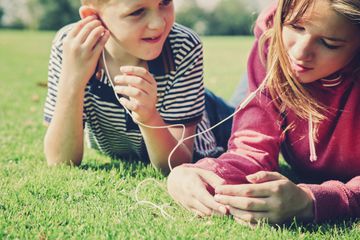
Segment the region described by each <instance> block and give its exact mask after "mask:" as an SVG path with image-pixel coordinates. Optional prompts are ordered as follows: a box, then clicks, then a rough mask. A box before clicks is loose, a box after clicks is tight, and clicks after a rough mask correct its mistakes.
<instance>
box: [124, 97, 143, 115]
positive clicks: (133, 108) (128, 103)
mask: <svg viewBox="0 0 360 240" xmlns="http://www.w3.org/2000/svg"><path fill="white" fill-rule="evenodd" d="M120 104H121V105H123V106H124V107H126V108H127V109H129V110H130V111H132V112H136V111H137V110H138V109H139V105H138V104H136V103H135V102H134V101H130V100H129V99H126V98H120Z"/></svg>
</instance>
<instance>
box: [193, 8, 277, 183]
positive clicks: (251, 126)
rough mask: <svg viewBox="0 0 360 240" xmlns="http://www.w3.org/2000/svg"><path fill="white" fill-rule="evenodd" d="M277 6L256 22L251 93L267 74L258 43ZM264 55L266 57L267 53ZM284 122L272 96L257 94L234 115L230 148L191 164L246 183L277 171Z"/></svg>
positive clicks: (249, 64) (226, 179) (250, 72)
mask: <svg viewBox="0 0 360 240" xmlns="http://www.w3.org/2000/svg"><path fill="white" fill-rule="evenodd" d="M275 8H276V5H274V6H271V7H270V8H269V9H268V10H266V11H265V12H263V13H261V14H260V15H259V17H258V19H257V21H256V25H255V28H254V35H255V42H254V46H253V48H252V50H251V53H250V56H249V59H248V70H247V71H248V81H249V87H250V91H251V92H252V91H255V90H256V89H257V88H258V87H259V85H260V84H261V82H262V81H263V80H264V78H265V75H266V68H265V65H264V63H263V62H262V61H261V57H260V52H259V47H258V45H259V38H260V37H261V35H262V33H263V32H264V31H265V30H266V29H267V28H268V27H269V26H270V25H271V20H272V18H273V16H274V12H275ZM269 24H270V25H269ZM264 50H265V49H264ZM264 54H265V56H266V52H265V53H264ZM281 121H282V120H281V117H280V114H279V112H278V110H277V109H276V107H275V106H274V105H273V103H272V101H271V100H270V98H269V97H268V96H267V95H266V94H265V93H258V94H257V96H256V97H255V98H254V99H253V100H252V101H251V102H250V103H249V104H248V105H247V106H246V107H245V108H244V109H243V110H240V111H239V112H237V113H236V115H235V116H234V120H233V127H232V134H231V137H230V140H229V143H228V151H227V152H226V153H224V154H222V155H221V156H220V157H219V158H217V159H213V158H205V159H202V160H200V161H199V162H197V163H196V164H194V165H188V166H192V167H198V168H202V169H206V170H210V171H213V172H215V173H216V174H217V175H219V176H220V177H222V178H223V179H225V181H226V183H228V184H238V183H245V182H247V180H246V179H245V176H246V175H249V174H252V173H255V172H258V171H261V170H264V171H277V170H278V156H279V151H280V143H281V133H282V128H281V126H282V122H281Z"/></svg>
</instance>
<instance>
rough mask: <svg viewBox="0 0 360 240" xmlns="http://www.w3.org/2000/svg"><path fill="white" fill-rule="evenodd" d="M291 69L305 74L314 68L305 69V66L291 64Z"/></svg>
mask: <svg viewBox="0 0 360 240" xmlns="http://www.w3.org/2000/svg"><path fill="white" fill-rule="evenodd" d="M291 67H292V68H293V70H294V71H296V72H299V73H303V72H307V71H310V70H312V69H313V68H309V67H305V66H303V65H300V64H297V63H294V62H291Z"/></svg>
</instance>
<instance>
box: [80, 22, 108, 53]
mask: <svg viewBox="0 0 360 240" xmlns="http://www.w3.org/2000/svg"><path fill="white" fill-rule="evenodd" d="M104 34H105V29H104V27H102V26H98V27H96V28H95V29H94V30H93V31H91V32H90V34H89V36H88V38H87V39H86V40H85V42H84V46H85V47H86V48H89V49H91V50H93V49H94V48H95V46H96V45H97V44H98V43H99V41H100V40H101V38H102V36H103V35H104Z"/></svg>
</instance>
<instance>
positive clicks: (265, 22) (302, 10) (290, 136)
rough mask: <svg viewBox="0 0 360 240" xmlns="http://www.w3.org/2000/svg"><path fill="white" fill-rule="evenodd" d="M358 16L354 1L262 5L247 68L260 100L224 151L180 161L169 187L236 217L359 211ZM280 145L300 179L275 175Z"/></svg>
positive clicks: (181, 197)
mask: <svg viewBox="0 0 360 240" xmlns="http://www.w3.org/2000/svg"><path fill="white" fill-rule="evenodd" d="M359 19H360V2H359V1H358V0H316V1H315V0H299V1H292V0H279V1H278V3H277V6H273V7H272V8H271V9H269V10H267V11H266V12H264V13H263V14H262V15H261V16H260V17H259V19H258V21H257V25H256V27H255V36H256V42H255V47H254V48H253V51H252V54H251V56H250V58H249V65H248V66H249V67H248V73H249V75H248V77H249V84H250V89H251V90H252V91H254V90H255V91H254V92H253V95H251V96H250V97H254V99H252V100H251V101H250V102H249V104H248V105H247V106H246V108H245V109H244V110H242V111H240V112H239V113H237V115H236V116H235V118H234V122H233V130H232V135H231V138H230V140H229V144H228V151H227V152H226V153H224V154H222V155H221V156H220V157H219V158H218V159H211V158H205V159H203V160H200V161H199V162H198V163H196V164H195V165H192V166H189V165H183V166H180V167H177V168H175V169H174V171H173V172H172V173H171V174H170V176H169V178H168V190H169V192H170V194H171V195H172V196H173V197H174V198H175V199H176V200H177V201H179V202H180V203H182V204H183V205H184V206H185V207H187V208H189V209H191V210H193V211H195V212H196V213H198V214H200V215H209V214H211V213H212V212H213V211H214V212H218V213H220V214H226V213H230V214H232V215H233V216H234V218H235V219H236V220H237V221H239V222H244V221H245V222H248V223H256V222H258V221H259V220H262V219H266V220H268V221H269V222H270V223H283V222H285V221H288V220H291V219H293V218H294V217H295V218H297V219H298V220H302V221H315V222H321V221H324V220H329V219H338V218H344V217H353V218H355V217H359V216H360V161H359V159H360V148H359V147H358V145H359V144H360V130H359V128H358V127H357V125H358V123H359V121H360V107H359V102H360V86H359V81H360V76H359V75H360V72H359V70H360V41H359V39H360V20H359ZM258 46H259V47H258ZM263 60H265V61H263ZM264 62H266V63H264ZM265 64H266V67H265ZM248 100H250V98H248ZM280 150H281V152H282V154H283V155H284V158H285V159H286V161H287V162H288V163H289V165H291V166H292V168H293V169H294V171H296V173H297V175H298V176H299V177H300V179H302V181H301V183H300V184H295V183H293V182H292V181H291V180H289V179H287V178H286V177H284V176H283V175H281V174H280V173H278V172H275V171H278V168H279V165H278V157H279V152H280ZM213 193H214V194H215V195H214V196H213Z"/></svg>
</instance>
